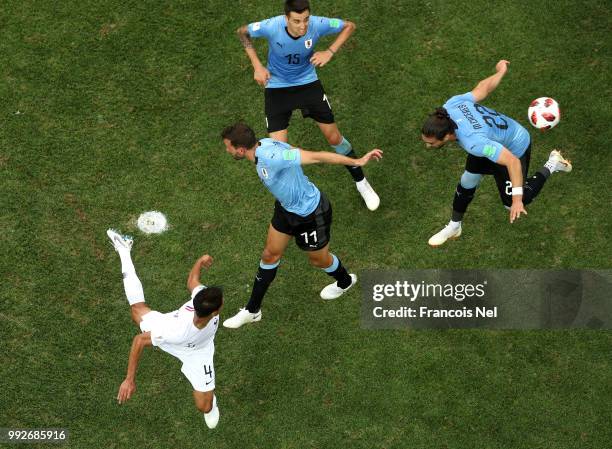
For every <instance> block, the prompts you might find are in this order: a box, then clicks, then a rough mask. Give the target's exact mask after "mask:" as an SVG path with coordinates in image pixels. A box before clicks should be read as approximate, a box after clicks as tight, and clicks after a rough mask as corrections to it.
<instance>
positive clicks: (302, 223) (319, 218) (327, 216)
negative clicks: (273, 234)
mask: <svg viewBox="0 0 612 449" xmlns="http://www.w3.org/2000/svg"><path fill="white" fill-rule="evenodd" d="M331 224H332V208H331V204H330V203H329V200H328V199H327V197H326V196H325V195H324V194H323V192H321V200H320V201H319V204H318V205H317V208H316V209H315V210H314V212H313V213H311V214H310V215H307V216H306V217H302V216H300V215H297V214H294V213H292V212H289V211H288V210H286V209H285V208H284V207H283V206H281V204H280V203H279V202H278V201H276V203H274V215H273V216H272V227H273V228H274V229H276V230H277V231H278V232H282V233H283V234H288V235H292V236H294V237H295V243H296V244H297V246H298V247H299V248H300V249H302V250H304V251H316V250H318V249H321V248H324V247H325V245H327V244H328V243H329V239H330V231H331Z"/></svg>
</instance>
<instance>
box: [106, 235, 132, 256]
mask: <svg viewBox="0 0 612 449" xmlns="http://www.w3.org/2000/svg"><path fill="white" fill-rule="evenodd" d="M106 235H108V238H109V239H110V241H111V243H112V244H113V247H114V248H115V251H117V252H118V251H120V250H125V249H127V250H128V251H130V250H131V249H132V245H133V244H134V239H133V238H132V237H131V236H129V235H121V234H119V233H118V232H117V231H115V230H114V229H108V230H107V231H106Z"/></svg>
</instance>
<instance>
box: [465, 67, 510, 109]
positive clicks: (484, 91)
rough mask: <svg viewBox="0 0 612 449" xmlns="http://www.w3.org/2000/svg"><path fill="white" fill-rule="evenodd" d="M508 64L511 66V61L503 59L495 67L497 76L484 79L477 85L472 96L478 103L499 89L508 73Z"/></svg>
mask: <svg viewBox="0 0 612 449" xmlns="http://www.w3.org/2000/svg"><path fill="white" fill-rule="evenodd" d="M508 64H510V61H506V60H505V59H502V60H501V61H499V62H498V63H497V65H496V66H495V70H496V73H495V75H491V76H490V77H488V78H485V79H483V80H482V81H481V82H479V83H478V84H477V85H476V87H475V88H474V90H472V95H474V99H475V101H476V102H479V101H482V100H484V99H485V98H487V97H488V96H489V94H490V93H491V92H493V91H494V90H495V89H496V88H497V86H498V85H499V83H500V82H501V80H502V78H503V77H504V75H505V74H506V72H507V71H508Z"/></svg>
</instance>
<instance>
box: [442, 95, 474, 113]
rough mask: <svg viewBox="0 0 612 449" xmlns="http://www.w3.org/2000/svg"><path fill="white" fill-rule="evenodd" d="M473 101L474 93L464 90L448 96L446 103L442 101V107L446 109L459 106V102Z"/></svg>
mask: <svg viewBox="0 0 612 449" xmlns="http://www.w3.org/2000/svg"><path fill="white" fill-rule="evenodd" d="M474 102H475V99H474V95H473V94H472V92H466V93H464V94H460V95H454V96H452V97H450V98H449V99H448V100H446V103H444V105H443V107H444V109H447V110H448V109H449V108H452V107H456V106H459V105H460V104H461V103H474Z"/></svg>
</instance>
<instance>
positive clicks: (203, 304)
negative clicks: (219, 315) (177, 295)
mask: <svg viewBox="0 0 612 449" xmlns="http://www.w3.org/2000/svg"><path fill="white" fill-rule="evenodd" d="M222 305H223V290H221V287H214V286H213V287H206V288H204V289H202V290H200V291H199V292H198V294H197V295H195V298H193V308H194V309H195V313H196V315H197V316H198V317H199V318H202V317H205V316H208V315H210V314H211V313H213V312H215V311H217V310H219V308H220V307H221V306H222Z"/></svg>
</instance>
